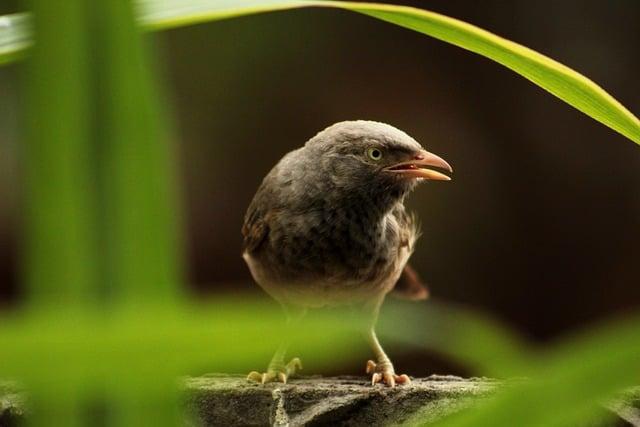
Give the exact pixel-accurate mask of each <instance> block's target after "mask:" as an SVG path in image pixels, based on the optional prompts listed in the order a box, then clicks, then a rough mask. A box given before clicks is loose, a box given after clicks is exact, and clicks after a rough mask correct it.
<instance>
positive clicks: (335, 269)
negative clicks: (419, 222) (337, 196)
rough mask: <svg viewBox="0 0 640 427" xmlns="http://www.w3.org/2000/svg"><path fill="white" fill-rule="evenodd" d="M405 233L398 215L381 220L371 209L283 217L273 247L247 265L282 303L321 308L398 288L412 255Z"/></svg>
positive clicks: (271, 238) (274, 229)
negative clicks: (298, 302) (300, 302)
mask: <svg viewBox="0 0 640 427" xmlns="http://www.w3.org/2000/svg"><path fill="white" fill-rule="evenodd" d="M403 228H406V224H402V223H401V221H399V220H398V217H397V216H396V215H394V214H393V213H388V214H386V215H382V216H378V217H376V214H375V212H371V211H367V210H366V209H354V210H330V211H322V210H319V211H310V212H305V213H301V214H296V215H282V216H281V217H280V218H278V219H277V220H276V221H274V223H273V224H272V225H271V230H270V234H269V241H268V244H267V245H265V247H264V249H263V250H262V251H261V252H260V253H258V254H252V256H251V262H250V261H249V260H247V262H248V263H249V266H250V268H251V270H252V273H254V277H255V278H256V281H258V282H259V283H260V284H261V285H262V286H263V288H265V289H266V290H267V291H268V292H269V293H270V294H272V295H273V296H274V297H276V298H277V299H284V298H285V296H286V298H288V299H294V300H295V299H298V300H303V299H305V300H307V301H308V300H312V301H316V302H320V303H321V305H324V304H333V303H335V302H336V301H340V300H342V299H346V300H353V299H354V297H356V296H357V295H358V294H364V296H366V295H369V296H371V293H372V292H378V291H381V290H383V288H385V287H389V286H393V283H391V284H389V282H390V281H391V280H393V282H395V280H396V279H397V275H398V273H399V271H401V270H402V268H403V267H404V264H405V262H406V259H407V258H408V255H409V254H410V249H411V248H410V247H409V246H408V245H406V244H405V242H403V240H406V237H403V234H406V233H403ZM404 231H406V230H404ZM246 258H247V257H246V256H245V259H246ZM252 264H253V265H252ZM254 270H259V272H258V274H259V276H260V277H256V272H254ZM394 277H395V279H394ZM275 293H280V294H282V295H275ZM305 305H311V304H309V303H305Z"/></svg>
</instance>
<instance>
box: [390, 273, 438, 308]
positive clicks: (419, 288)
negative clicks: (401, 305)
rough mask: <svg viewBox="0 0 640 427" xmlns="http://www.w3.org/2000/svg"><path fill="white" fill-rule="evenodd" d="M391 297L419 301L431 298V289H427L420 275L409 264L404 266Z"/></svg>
mask: <svg viewBox="0 0 640 427" xmlns="http://www.w3.org/2000/svg"><path fill="white" fill-rule="evenodd" d="M391 295H393V296H394V297H396V298H400V299H407V300H413V301H417V300H423V299H427V298H428V297H429V289H427V285H425V284H424V283H422V280H420V277H419V276H418V273H416V271H415V270H414V269H413V268H412V267H411V266H410V265H409V264H407V265H405V266H404V270H402V274H400V278H399V279H398V281H397V282H396V286H395V287H394V288H393V291H391Z"/></svg>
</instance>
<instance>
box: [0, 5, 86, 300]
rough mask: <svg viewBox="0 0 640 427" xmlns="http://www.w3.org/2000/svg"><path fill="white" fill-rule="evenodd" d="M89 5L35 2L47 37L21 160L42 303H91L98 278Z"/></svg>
mask: <svg viewBox="0 0 640 427" xmlns="http://www.w3.org/2000/svg"><path fill="white" fill-rule="evenodd" d="M83 3H84V2H83V1H81V0H69V1H65V2H63V3H61V4H54V3H52V2H50V1H48V0H41V1H37V0H34V1H33V2H32V4H33V7H34V11H35V13H36V18H37V19H35V22H34V24H35V28H36V30H37V32H38V34H40V35H41V37H42V41H41V42H40V43H38V45H37V46H36V47H35V49H34V52H33V55H32V56H31V58H30V59H29V61H28V62H27V68H26V70H25V71H26V78H25V79H24V80H23V81H24V83H25V93H26V97H25V99H26V111H25V113H26V114H25V116H26V125H27V126H26V128H27V131H26V140H25V143H24V147H23V152H22V153H21V154H22V158H21V160H22V163H23V168H22V169H23V170H24V176H23V178H24V199H25V200H24V201H25V209H24V252H25V253H24V257H23V258H24V261H23V264H24V275H25V281H26V287H27V289H26V290H27V292H28V297H29V299H30V300H31V302H37V303H47V304H51V303H57V304H60V305H67V304H76V303H87V302H88V301H89V300H90V299H92V298H93V297H95V293H94V291H95V289H96V287H97V283H98V263H99V260H98V259H99V256H98V253H97V246H98V239H97V236H96V235H95V230H96V228H97V227H96V217H97V209H96V200H95V197H94V192H93V191H92V185H93V184H94V182H95V179H94V173H95V170H94V167H93V163H92V150H91V147H90V145H89V139H90V133H91V131H90V124H89V123H90V113H89V110H90V99H89V96H90V95H89V91H90V89H89V84H90V83H89V79H90V76H89V73H90V71H89V59H88V48H87V40H86V38H85V34H86V32H87V31H88V25H87V21H86V16H85V12H86V9H85V7H84V4H83ZM57 14H60V15H62V16H64V25H60V22H57V21H56V20H54V19H48V17H50V16H57ZM18 21H19V20H18ZM3 39H4V38H3Z"/></svg>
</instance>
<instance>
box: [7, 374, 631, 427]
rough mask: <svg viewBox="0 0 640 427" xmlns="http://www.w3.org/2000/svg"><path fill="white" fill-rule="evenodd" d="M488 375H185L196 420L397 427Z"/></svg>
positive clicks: (463, 402) (429, 413)
mask: <svg viewBox="0 0 640 427" xmlns="http://www.w3.org/2000/svg"><path fill="white" fill-rule="evenodd" d="M501 384H502V383H501V382H500V381H496V380H491V379H487V378H470V379H465V378H460V377H455V376H439V375H433V376H430V377H428V378H417V379H413V381H412V383H411V384H409V385H402V386H399V387H396V388H394V389H390V388H387V387H384V386H381V385H377V386H375V387H371V386H370V385H369V384H368V383H367V381H366V378H365V377H364V376H361V377H346V376H345V377H330V378H323V377H302V378H299V379H293V380H291V382H290V383H289V384H279V383H277V384H266V385H259V384H255V383H251V382H248V381H247V380H245V379H244V377H241V376H232V375H222V374H211V375H204V376H200V377H190V378H186V379H185V380H184V388H185V396H184V404H185V406H186V409H187V413H189V414H192V415H191V416H189V417H188V418H187V420H186V425H193V426H201V425H205V426H269V425H274V426H280V427H282V426H289V427H295V426H302V425H308V426H314V425H315V426H318V425H331V426H367V427H375V426H398V425H407V424H412V421H414V420H415V421H417V420H420V421H421V422H427V421H435V420H437V419H439V418H441V417H443V416H444V415H447V414H449V413H452V412H455V411H457V410H460V409H461V408H463V407H465V406H468V405H470V404H473V402H474V401H477V399H482V398H483V397H486V396H488V395H490V394H491V392H492V391H493V390H495V389H497V388H499V387H500V386H501ZM16 390H18V388H17V387H16V385H15V384H14V383H9V382H2V381H0V427H8V426H15V425H19V424H18V423H19V421H20V420H21V419H22V418H24V416H25V415H24V406H25V398H24V395H23V393H20V392H18V391H16ZM603 406H604V407H605V408H607V410H608V411H610V412H612V413H614V414H616V416H617V418H616V419H615V420H613V421H611V420H610V419H608V421H609V422H608V423H602V422H600V423H598V422H594V423H591V424H589V425H590V426H592V427H596V426H597V427H603V426H620V425H625V426H629V425H631V426H640V388H634V389H631V390H628V391H627V392H625V393H623V394H621V395H620V396H619V397H618V398H617V399H615V400H611V401H610V402H606V403H604V405H603Z"/></svg>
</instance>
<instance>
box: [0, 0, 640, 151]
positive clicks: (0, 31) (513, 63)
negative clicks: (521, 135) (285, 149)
mask: <svg viewBox="0 0 640 427" xmlns="http://www.w3.org/2000/svg"><path fill="white" fill-rule="evenodd" d="M313 6H317V7H333V8H340V9H346V10H351V11H354V12H358V13H363V14H365V15H369V16H372V17H374V18H378V19H381V20H383V21H387V22H391V23H393V24H396V25H400V26H402V27H405V28H409V29H412V30H414V31H418V32H420V33H423V34H427V35H429V36H432V37H434V38H437V39H439V40H442V41H445V42H447V43H451V44H453V45H456V46H459V47H461V48H463V49H467V50H469V51H471V52H475V53H477V54H479V55H482V56H485V57H487V58H489V59H492V60H494V61H496V62H498V63H499V64H502V65H504V66H505V67H507V68H509V69H511V70H513V71H515V72H516V73H518V74H521V75H522V76H524V77H525V78H527V79H528V80H530V81H532V82H533V83H535V84H537V85H538V86H540V87H542V88H543V89H545V90H547V91H549V92H550V93H552V94H553V95H555V96H557V97H558V98H560V99H562V100H563V101H565V102H566V103H568V104H570V105H572V106H573V107H575V108H577V109H578V110H580V111H582V112H583V113H585V114H587V115H589V116H591V117H592V118H594V119H596V120H597V121H599V122H601V123H603V124H605V125H606V126H609V127H610V128H612V129H613V130H615V131H617V132H619V133H621V134H622V135H624V136H626V137H627V138H629V139H631V140H632V141H634V142H636V143H638V144H640V120H638V118H637V117H636V116H634V115H633V114H632V113H631V112H630V111H629V110H627V109H626V108H625V107H624V106H623V105H622V104H620V103H619V102H618V101H617V100H616V99H615V98H613V97H612V96H611V95H609V94H608V93H607V92H606V91H605V90H603V89H602V88H601V87H600V86H598V85H597V84H595V83H594V82H593V81H591V80H589V79H588V78H586V77H585V76H583V75H582V74H580V73H578V72H576V71H574V70H572V69H571V68H569V67H566V66H564V65H562V64H560V63H559V62H557V61H554V60H553V59H551V58H549V57H547V56H544V55H542V54H540V53H538V52H536V51H534V50H531V49H529V48H526V47H524V46H522V45H520V44H517V43H514V42H512V41H509V40H507V39H504V38H502V37H499V36H497V35H495V34H493V33H490V32H488V31H485V30H483V29H481V28H478V27H476V26H474V25H471V24H468V23H466V22H463V21H460V20H457V19H454V18H450V17H447V16H444V15H441V14H438V13H434V12H430V11H426V10H421V9H417V8H413V7H408V6H396V5H387V4H375V3H355V2H334V1H303V0H302V1H301V0H288V1H287V0H280V1H278V0H276V1H267V0H254V1H229V0H223V1H221V0H191V1H176V0H141V1H140V2H139V7H140V15H139V19H140V22H141V24H142V25H143V26H145V27H147V28H150V29H153V30H159V29H166V28H174V27H179V26H184V25H191V24H196V23H201V22H206V21H213V20H217V19H224V18H231V17H237V16H242V15H248V14H254V13H260V12H268V11H275V10H284V9H293V8H301V7H313ZM22 31H24V30H23V29H22ZM14 32H20V29H14V28H13V27H12V26H11V25H9V26H5V27H0V41H2V40H9V43H6V44H5V46H4V48H0V49H2V50H3V51H4V52H5V55H11V54H12V52H15V51H20V50H21V49H24V45H23V44H16V46H13V47H12V45H11V42H10V40H11V39H12V38H13V39H19V40H24V38H25V37H24V35H22V36H17V35H15V34H14V35H12V34H11V33H14ZM0 58H2V56H1V54H0Z"/></svg>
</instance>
